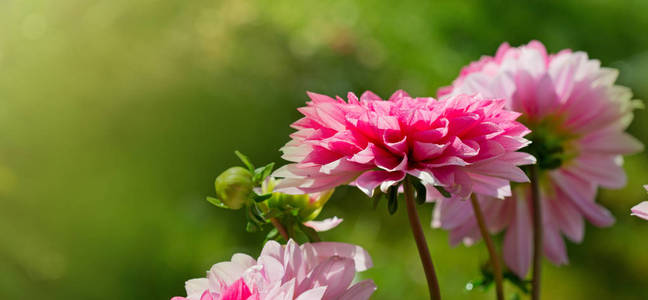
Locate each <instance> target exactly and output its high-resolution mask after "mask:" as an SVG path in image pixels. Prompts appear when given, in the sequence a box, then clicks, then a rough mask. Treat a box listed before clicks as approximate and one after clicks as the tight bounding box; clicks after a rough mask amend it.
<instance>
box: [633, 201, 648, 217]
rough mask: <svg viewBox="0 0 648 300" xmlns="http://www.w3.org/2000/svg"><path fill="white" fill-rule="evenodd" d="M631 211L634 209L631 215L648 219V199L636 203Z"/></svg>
mask: <svg viewBox="0 0 648 300" xmlns="http://www.w3.org/2000/svg"><path fill="white" fill-rule="evenodd" d="M630 211H632V214H631V215H633V216H637V217H639V218H642V219H644V220H648V201H644V202H641V203H639V204H637V205H635V206H634V207H633V208H632V209H631V210H630Z"/></svg>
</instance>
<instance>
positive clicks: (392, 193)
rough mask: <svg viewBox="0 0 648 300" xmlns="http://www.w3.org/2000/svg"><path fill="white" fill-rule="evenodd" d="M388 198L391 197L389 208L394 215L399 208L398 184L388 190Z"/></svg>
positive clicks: (388, 203)
mask: <svg viewBox="0 0 648 300" xmlns="http://www.w3.org/2000/svg"><path fill="white" fill-rule="evenodd" d="M387 199H389V202H387V210H388V211H389V214H390V215H393V214H394V213H396V210H398V185H394V186H391V187H390V188H389V190H388V191H387Z"/></svg>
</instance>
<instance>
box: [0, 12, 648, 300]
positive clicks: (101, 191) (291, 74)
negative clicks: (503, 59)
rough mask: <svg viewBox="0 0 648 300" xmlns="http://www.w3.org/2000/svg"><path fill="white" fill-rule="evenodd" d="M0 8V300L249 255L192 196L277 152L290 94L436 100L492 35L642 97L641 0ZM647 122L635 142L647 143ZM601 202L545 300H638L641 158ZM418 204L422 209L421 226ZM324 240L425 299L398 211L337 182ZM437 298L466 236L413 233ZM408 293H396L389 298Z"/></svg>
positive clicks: (644, 115) (646, 95) (144, 283)
mask: <svg viewBox="0 0 648 300" xmlns="http://www.w3.org/2000/svg"><path fill="white" fill-rule="evenodd" d="M521 2H523V1H519V2H515V3H507V2H506V1H465V2H464V1H448V2H441V3H431V2H425V3H424V2H423V1H413V0H411V1H410V0H401V1H384V2H377V1H287V0H273V1H249V0H224V1H208V0H196V1H185V0H176V1H172V0H168V1H162V0H157V1H156V0H139V1H133V0H111V1H108V0H106V1H89V0H66V1H63V0H60V1H45V0H31V1H25V0H0V298H2V299H40V298H43V299H168V298H170V297H171V296H174V295H184V288H183V283H184V281H185V280H187V279H189V278H194V277H199V276H202V275H203V274H204V271H205V270H207V269H208V268H209V267H210V265H211V264H213V263H216V262H218V261H222V260H226V259H228V258H229V256H230V255H231V254H233V253H234V252H246V253H250V254H252V255H257V254H258V252H259V250H260V242H261V241H262V240H263V236H262V235H260V234H248V233H246V232H245V230H244V225H245V220H244V216H243V214H242V213H241V212H230V211H225V210H222V209H218V208H216V207H214V206H212V205H210V204H209V203H208V202H206V201H205V196H206V195H210V194H213V193H214V191H213V179H214V178H215V177H216V175H218V174H219V173H220V172H222V171H223V170H224V169H226V168H227V167H229V166H232V165H234V164H238V161H237V159H236V157H235V156H234V155H233V151H234V150H237V149H238V150H241V151H242V152H244V153H246V154H248V155H249V156H250V157H251V158H252V159H253V160H254V161H255V162H257V163H258V164H261V163H267V162H270V161H276V162H278V163H280V164H283V162H282V161H281V160H280V158H279V156H280V153H279V152H278V149H279V147H280V146H282V145H283V144H284V143H285V142H287V141H288V134H289V133H291V132H292V130H291V129H290V128H289V124H290V123H291V122H293V121H295V120H296V119H298V118H299V114H298V112H297V111H296V108H297V107H299V106H301V105H303V104H304V102H305V101H306V100H307V98H306V95H305V92H306V91H307V90H309V91H315V92H320V93H324V94H329V95H336V94H339V95H345V94H346V92H347V91H355V92H357V93H361V92H362V91H364V90H366V89H371V90H373V91H374V92H376V93H378V94H379V95H382V96H385V97H387V96H389V95H390V94H391V93H392V92H393V91H394V90H396V89H399V88H403V89H405V90H407V91H408V92H410V94H412V95H415V96H429V95H434V94H435V92H436V89H437V88H438V87H440V86H443V85H447V84H448V83H450V82H451V80H452V79H453V78H454V77H455V76H456V75H457V74H458V72H459V70H460V68H461V66H462V65H464V64H466V63H468V62H469V61H472V60H476V59H477V58H479V56H480V55H482V54H493V53H494V52H495V50H496V49H497V46H498V45H499V44H500V43H501V42H503V41H508V42H510V43H512V44H513V45H519V44H522V43H526V42H528V41H529V40H532V39H538V40H541V41H542V42H544V43H545V44H546V45H547V47H548V49H549V50H550V51H551V52H556V51H558V50H560V49H563V48H572V49H575V50H584V51H587V52H588V53H589V54H590V56H591V57H594V58H598V59H600V60H601V61H602V62H603V65H605V66H609V67H614V68H618V69H620V71H621V74H620V77H619V80H618V81H619V82H620V83H621V84H623V85H626V86H629V87H631V88H632V89H633V91H634V92H635V95H636V97H637V98H640V99H642V98H643V99H648V34H646V29H648V18H646V14H647V13H648V2H646V1H614V0H605V1H591V2H586V1H547V2H540V1H531V2H529V3H527V4H521ZM647 124H648V112H647V111H646V110H642V111H638V112H637V113H636V120H635V122H634V123H633V125H632V126H631V128H630V131H631V132H632V134H634V135H635V136H637V137H638V138H639V139H641V140H642V141H644V143H646V142H648V126H647ZM626 162H627V163H626V169H627V171H628V173H629V183H628V186H627V187H626V188H625V189H623V190H619V191H603V192H602V193H600V197H599V201H600V202H602V203H603V204H604V205H605V206H607V207H609V208H610V209H611V210H612V212H613V213H614V214H615V215H616V216H617V223H616V225H615V226H613V227H611V228H606V229H599V228H595V227H592V226H591V225H588V227H587V230H586V232H587V234H586V237H585V240H584V242H583V243H582V244H580V245H575V244H569V245H568V248H569V254H570V260H571V265H569V266H564V267H555V266H552V265H550V264H548V263H547V264H546V265H545V269H544V270H545V272H544V277H543V280H544V287H543V289H544V290H543V293H544V295H545V296H546V297H545V299H646V297H647V296H646V294H648V291H647V290H646V286H647V285H648V254H647V253H648V252H647V249H648V239H646V236H648V222H645V221H642V220H639V219H637V218H633V217H630V216H629V209H630V207H631V206H633V205H634V204H636V203H638V202H639V201H642V200H648V195H646V193H645V191H644V190H643V188H642V187H641V185H642V184H643V183H648V179H646V178H648V176H647V173H648V170H646V166H648V157H647V156H646V154H639V155H634V156H632V157H628V158H627V160H626ZM431 208H432V207H431V206H430V205H428V206H423V207H421V208H420V214H421V216H422V221H423V223H425V224H429V221H430V217H431ZM332 215H337V216H339V217H342V218H344V219H345V221H344V222H343V223H342V224H341V225H340V227H338V228H336V229H335V230H333V231H331V232H327V233H324V234H323V237H324V239H327V240H336V241H345V242H352V243H357V244H360V245H362V246H364V247H365V248H366V249H368V250H369V251H370V253H371V254H372V256H373V258H374V263H375V267H374V268H373V269H372V270H370V271H368V272H365V273H363V274H362V275H361V276H362V277H363V278H373V279H374V280H375V281H376V283H377V285H378V287H379V289H378V291H377V292H376V293H375V297H374V298H375V299H403V298H404V297H406V298H408V299H419V298H420V299H424V297H426V294H427V293H426V287H425V280H424V277H423V272H422V270H421V268H420V266H419V262H418V257H417V255H416V250H415V246H414V243H413V242H412V239H411V236H410V232H409V229H408V227H407V220H406V219H405V211H404V210H402V209H401V210H399V211H398V213H397V214H396V215H395V216H388V214H387V212H386V209H385V208H384V207H380V208H379V209H378V210H373V209H371V204H370V201H369V200H367V199H366V198H365V197H364V196H363V195H361V194H360V192H358V191H357V190H355V189H351V188H346V187H345V188H340V189H338V191H337V192H336V194H335V195H334V196H333V198H332V199H331V201H330V202H329V204H328V205H327V208H326V209H325V211H324V216H332ZM426 233H427V236H428V239H429V242H430V245H431V251H432V257H433V258H434V260H435V261H436V264H437V270H438V273H439V276H440V283H441V287H442V289H443V294H444V295H445V296H446V297H445V299H492V298H493V297H492V294H490V293H488V294H482V293H481V292H479V291H473V292H467V291H465V290H464V286H465V284H466V283H467V282H468V281H469V280H472V279H476V278H478V265H479V264H480V263H483V262H484V261H485V259H486V258H487V256H486V253H485V249H484V248H483V244H481V243H480V244H478V245H476V246H474V247H472V248H466V247H464V246H459V247H456V248H451V247H449V246H448V243H447V234H446V232H444V231H441V230H432V229H430V228H429V227H426ZM404 295H407V296H404Z"/></svg>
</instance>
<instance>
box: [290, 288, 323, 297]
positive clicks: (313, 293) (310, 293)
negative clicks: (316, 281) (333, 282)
mask: <svg viewBox="0 0 648 300" xmlns="http://www.w3.org/2000/svg"><path fill="white" fill-rule="evenodd" d="M325 292H326V287H325V286H321V287H316V288H313V289H310V290H307V291H305V292H303V293H301V294H300V295H299V297H297V299H296V300H320V299H322V297H324V293H325Z"/></svg>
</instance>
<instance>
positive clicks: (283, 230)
mask: <svg viewBox="0 0 648 300" xmlns="http://www.w3.org/2000/svg"><path fill="white" fill-rule="evenodd" d="M270 222H271V223H272V225H274V227H275V228H277V231H279V234H281V237H283V238H284V240H286V242H287V241H288V240H290V236H289V235H288V231H286V228H285V227H284V226H283V225H281V222H279V220H277V218H270Z"/></svg>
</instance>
